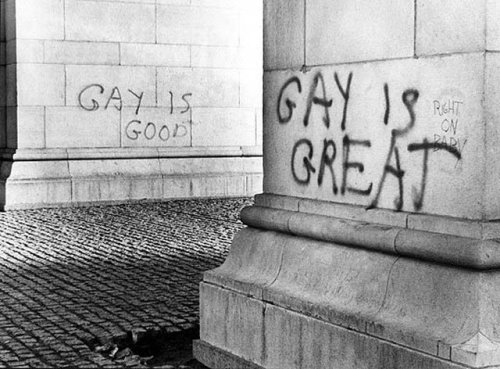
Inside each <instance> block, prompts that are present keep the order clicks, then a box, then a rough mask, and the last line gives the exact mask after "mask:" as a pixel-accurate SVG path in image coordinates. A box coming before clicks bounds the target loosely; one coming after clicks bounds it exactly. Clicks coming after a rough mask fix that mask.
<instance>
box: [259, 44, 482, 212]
mask: <svg viewBox="0 0 500 369" xmlns="http://www.w3.org/2000/svg"><path fill="white" fill-rule="evenodd" d="M483 73H484V55H483V54H482V53H477V54H462V55H455V56H443V57H434V58H425V59H418V60H417V59H408V60H394V61H384V62H372V63H359V64H350V65H338V66H335V67H323V68H315V69H313V70H311V71H310V72H307V73H301V72H278V71H274V72H267V73H265V76H264V78H265V86H266V89H265V91H264V104H265V106H264V122H265V123H264V137H265V138H266V139H265V140H264V154H265V155H267V157H268V158H270V159H268V160H266V162H265V164H264V165H265V167H264V170H265V173H266V176H265V178H264V190H265V191H266V192H269V193H273V194H280V195H288V196H296V197H303V198H309V199H317V200H324V201H335V202H341V203H348V204H353V205H360V206H364V207H366V208H379V209H388V210H391V209H392V210H402V211H408V212H424V213H428V214H434V215H445V216H453V217H465V218H468V219H481V218H482V217H483V216H485V215H486V213H485V211H484V206H485V205H484V203H483V202H482V195H481V193H482V189H483V186H484V174H483V173H482V172H481V168H482V164H481V163H484V162H485V157H484V152H482V151H481V150H475V149H474V147H478V146H482V145H483V137H484V136H483V135H484V133H485V124H484V118H483V116H484V114H483V105H482V104H483V103H482V100H481V96H482V95H483V92H482V91H483V89H484V86H483V82H482V81H483ZM403 76H404V77H403ZM423 76H425V77H423ZM349 80H350V81H351V82H350V84H349ZM323 83H324V86H325V87H324V92H323V88H322V86H323ZM348 85H349V86H350V87H349V88H348V87H347V86H348ZM315 86H316V87H315ZM347 90H349V98H348V99H347V98H345V96H346V91H347ZM310 94H311V95H310ZM308 96H313V97H317V98H318V99H322V100H321V101H323V100H324V101H325V104H327V105H330V103H331V107H330V108H328V109H325V107H323V106H321V104H320V103H317V104H314V103H312V104H311V105H308V104H307V101H308ZM346 100H348V102H347V104H346ZM309 106H310V109H309ZM396 151H397V153H396ZM283 153H288V154H283ZM325 155H326V156H325ZM396 156H398V159H399V164H397V163H396V161H397V160H396ZM322 157H323V158H324V159H322ZM304 160H306V162H304ZM305 163H307V165H306V164H305ZM322 163H323V164H322ZM344 163H350V164H344ZM386 165H389V166H390V167H391V168H396V167H398V165H399V170H401V171H404V172H405V173H404V175H401V182H400V181H399V179H398V177H397V176H395V175H394V174H393V173H391V172H389V171H387V170H386V169H385V168H386ZM395 171H398V170H397V169H395ZM400 173H402V172H400ZM443 184H446V185H443Z"/></svg>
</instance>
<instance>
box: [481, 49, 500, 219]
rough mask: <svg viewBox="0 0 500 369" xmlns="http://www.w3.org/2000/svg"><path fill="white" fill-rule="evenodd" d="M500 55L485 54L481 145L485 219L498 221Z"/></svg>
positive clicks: (499, 204) (499, 214)
mask: <svg viewBox="0 0 500 369" xmlns="http://www.w3.org/2000/svg"><path fill="white" fill-rule="evenodd" d="M499 68H500V55H499V54H497V53H490V52H488V53H486V75H485V93H484V99H485V103H484V109H485V120H486V134H485V136H484V140H485V141H483V143H482V144H481V145H484V147H485V148H486V151H485V155H486V158H485V161H484V177H485V180H486V185H485V187H484V192H485V193H484V197H483V198H484V199H485V203H484V206H485V213H486V217H487V219H500V199H499V198H498V196H497V193H496V192H497V188H498V186H497V183H498V178H499V176H500V163H499V162H498V160H497V158H498V157H499V155H500V149H499V147H498V140H499V139H500V127H499V123H500V108H499V107H498V105H497V104H496V101H498V100H497V99H498V98H500V90H499V88H498V86H499V85H498V83H500V69H499Z"/></svg>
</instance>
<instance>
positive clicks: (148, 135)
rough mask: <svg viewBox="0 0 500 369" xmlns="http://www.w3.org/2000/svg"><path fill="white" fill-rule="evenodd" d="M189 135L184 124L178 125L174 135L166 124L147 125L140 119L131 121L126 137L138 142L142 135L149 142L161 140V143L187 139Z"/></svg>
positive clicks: (148, 123) (149, 123)
mask: <svg viewBox="0 0 500 369" xmlns="http://www.w3.org/2000/svg"><path fill="white" fill-rule="evenodd" d="M188 133H189V131H188V128H187V127H186V126H185V125H184V124H176V125H175V128H174V129H173V134H172V133H171V129H170V128H169V127H168V126H167V125H166V124H157V123H153V122H147V123H145V122H142V121H141V120H138V119H134V120H131V121H130V122H129V123H128V124H127V126H126V128H125V135H126V136H127V138H128V139H129V140H132V141H136V140H138V139H139V138H140V137H141V135H142V136H144V138H145V139H146V140H148V141H151V140H153V139H155V138H159V139H160V140H161V141H163V142H167V141H168V140H169V139H170V138H171V137H172V138H180V137H185V136H186V135H187V134H188Z"/></svg>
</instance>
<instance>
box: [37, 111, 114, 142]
mask: <svg viewBox="0 0 500 369" xmlns="http://www.w3.org/2000/svg"><path fill="white" fill-rule="evenodd" d="M46 144H47V147H48V148H57V147H61V148H69V147H89V148H90V147H92V148H99V147H119V146H120V115H119V114H117V113H116V112H114V111H112V110H108V111H95V112H87V111H85V110H83V109H81V108H76V107H62V108H56V107H54V108H51V107H48V108H47V112H46Z"/></svg>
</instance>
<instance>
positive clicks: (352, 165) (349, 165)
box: [340, 135, 373, 196]
mask: <svg viewBox="0 0 500 369" xmlns="http://www.w3.org/2000/svg"><path fill="white" fill-rule="evenodd" d="M351 146H361V147H368V148H370V147H371V146H372V144H371V142H370V141H369V140H351V139H350V138H349V136H348V135H345V136H344V140H343V152H344V162H343V163H342V168H343V173H342V187H341V190H340V192H341V193H342V195H344V194H345V192H346V190H347V191H348V192H350V193H354V194H357V195H361V196H369V195H370V194H371V192H372V188H373V183H370V185H369V186H368V188H366V189H359V188H354V187H351V186H348V185H347V174H348V171H349V169H357V170H358V171H359V172H360V173H363V172H364V171H365V166H364V165H363V163H360V162H356V161H350V160H349V155H350V152H351Z"/></svg>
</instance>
